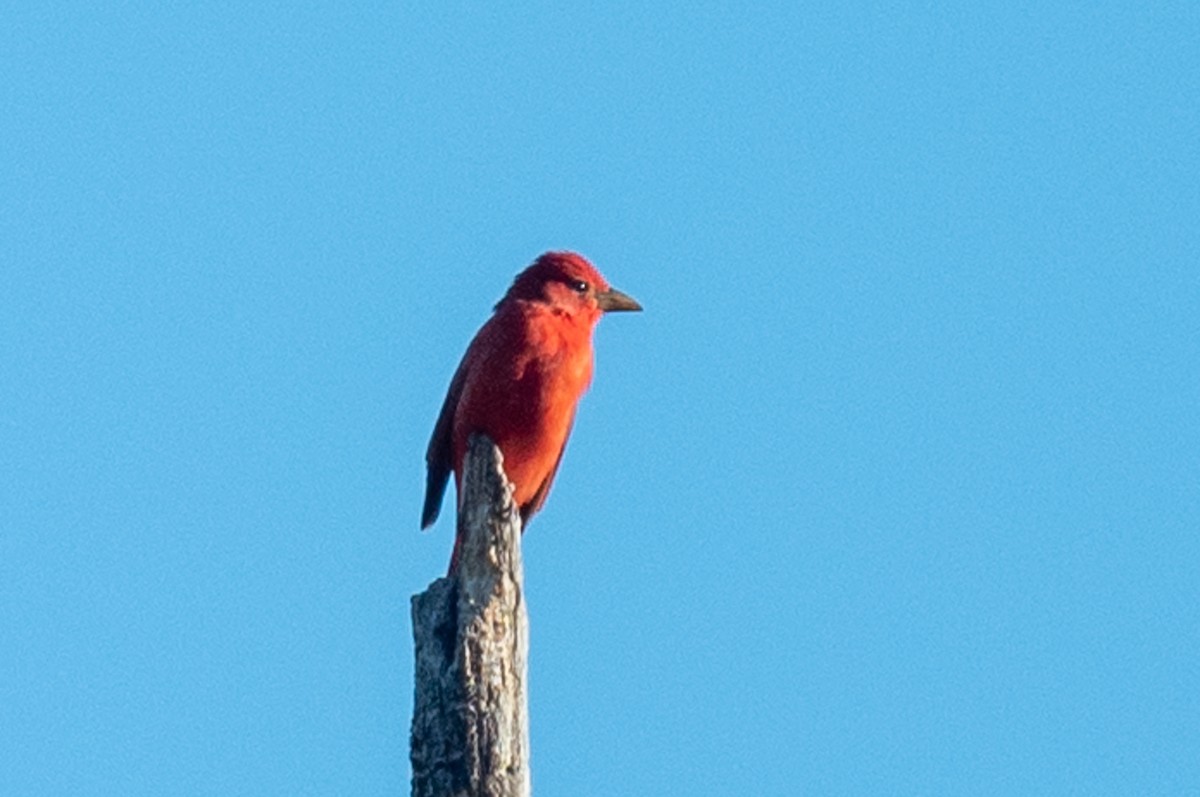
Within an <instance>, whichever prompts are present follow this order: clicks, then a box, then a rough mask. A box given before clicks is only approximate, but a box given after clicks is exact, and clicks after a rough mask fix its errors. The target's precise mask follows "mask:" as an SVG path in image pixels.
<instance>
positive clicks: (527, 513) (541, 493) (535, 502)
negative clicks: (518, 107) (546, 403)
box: [521, 412, 575, 526]
mask: <svg viewBox="0 0 1200 797" xmlns="http://www.w3.org/2000/svg"><path fill="white" fill-rule="evenodd" d="M574 425H575V413H573V412H572V413H571V420H570V421H568V422H567V433H566V434H565V435H563V441H562V446H561V447H560V448H559V449H558V457H557V458H555V460H554V467H553V468H551V469H550V473H548V474H547V475H546V478H545V479H544V480H543V481H542V483H541V484H540V485H538V488H537V492H536V493H534V494H533V497H532V498H530V499H529V500H528V501H526V502H525V505H524V506H522V507H521V525H522V526H524V525H525V524H526V523H528V522H529V518H531V517H533V516H534V515H535V514H537V513H538V512H540V511H541V509H542V504H544V503H546V496H548V495H550V485H551V484H553V483H554V476H555V475H556V474H557V473H558V466H559V465H561V464H562V458H563V452H564V451H566V450H567V441H568V440H570V439H571V428H572V427H573V426H574Z"/></svg>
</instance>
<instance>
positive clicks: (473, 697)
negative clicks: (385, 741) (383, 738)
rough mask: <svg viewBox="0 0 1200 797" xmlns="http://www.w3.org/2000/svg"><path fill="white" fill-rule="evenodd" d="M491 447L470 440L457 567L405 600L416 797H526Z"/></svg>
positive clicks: (514, 546)
mask: <svg viewBox="0 0 1200 797" xmlns="http://www.w3.org/2000/svg"><path fill="white" fill-rule="evenodd" d="M502 461H503V458H502V456H501V454H500V451H499V449H497V448H496V446H495V445H494V444H493V443H492V442H491V441H490V440H488V439H487V438H486V437H483V436H479V435H477V436H475V437H473V438H472V439H471V441H470V444H469V447H468V450H467V457H466V462H465V464H464V469H463V481H464V494H463V501H462V506H460V507H459V511H458V523H459V528H460V533H462V534H464V536H463V542H462V549H461V550H460V551H459V565H458V571H457V573H455V574H454V575H453V576H448V577H446V578H440V579H438V580H437V581H435V582H433V583H432V584H431V585H430V586H429V589H427V590H426V591H425V592H423V593H421V594H420V595H414V596H413V599H412V620H413V637H414V640H415V644H416V699H415V705H414V709H413V723H412V740H411V741H412V746H411V754H410V755H411V759H412V769H413V781H412V793H413V796H414V797H528V795H529V792H530V786H529V724H528V714H529V712H528V701H527V696H526V691H525V690H526V678H527V669H526V662H527V660H528V653H529V626H528V619H527V617H526V613H525V599H524V595H523V590H524V581H523V578H524V576H523V573H522V568H521V519H520V516H519V514H518V513H517V510H516V507H515V506H514V505H513V502H512V486H511V485H510V484H509V483H508V480H507V479H506V478H505V475H504V469H503V464H502Z"/></svg>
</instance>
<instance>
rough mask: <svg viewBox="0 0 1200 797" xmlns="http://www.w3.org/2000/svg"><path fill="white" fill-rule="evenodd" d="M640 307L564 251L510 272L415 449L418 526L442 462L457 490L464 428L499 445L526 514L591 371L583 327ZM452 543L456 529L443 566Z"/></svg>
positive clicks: (539, 495)
mask: <svg viewBox="0 0 1200 797" xmlns="http://www.w3.org/2000/svg"><path fill="white" fill-rule="evenodd" d="M641 309H642V307H641V305H639V304H638V303H637V302H636V301H634V300H633V299H632V298H630V297H629V296H626V295H625V294H623V293H621V292H620V291H617V290H614V289H613V288H612V287H610V286H609V284H608V282H607V281H605V279H604V277H603V276H601V275H600V272H599V271H597V270H596V269H595V267H594V266H592V264H591V263H589V262H588V261H587V260H586V259H584V258H583V257H582V256H581V255H578V254H575V253H574V252H547V253H546V254H544V255H542V256H541V257H539V258H538V259H537V260H536V261H534V263H533V265H531V266H529V268H527V269H525V270H524V271H522V272H521V273H520V274H518V275H517V277H516V279H515V280H513V284H512V287H511V288H509V289H508V293H506V294H505V295H504V298H503V299H501V300H500V302H499V304H497V305H496V308H495V313H494V314H493V315H492V317H491V318H490V319H489V320H488V322H487V323H486V324H484V325H483V327H482V328H481V329H480V330H479V332H477V333H476V334H475V338H474V339H473V340H472V341H471V344H470V345H469V346H468V347H467V353H466V354H465V355H463V359H462V362H461V363H460V364H459V366H458V370H457V371H456V372H455V373H454V378H453V379H451V380H450V389H449V391H448V392H447V393H446V400H445V402H444V403H443V404H442V411H441V414H439V415H438V419H437V424H436V425H435V426H434V427H433V437H431V438H430V440H429V448H428V450H427V451H426V452H425V462H426V464H427V465H428V472H427V475H426V481H425V507H424V509H423V510H422V512H421V528H423V529H424V528H428V527H429V526H431V525H432V524H433V522H434V520H436V519H437V516H438V511H439V508H440V507H441V503H442V494H443V493H444V492H445V490H446V482H447V481H448V480H449V478H450V471H451V470H453V471H454V484H455V488H456V489H457V491H458V494H459V495H460V496H461V494H462V466H463V457H464V455H465V454H466V450H467V440H468V438H469V437H470V436H471V434H472V433H474V432H481V433H483V434H486V435H487V436H488V437H490V438H491V439H492V441H493V442H494V443H495V444H496V445H497V446H499V447H500V451H501V453H502V454H503V455H504V470H505V473H506V474H507V475H508V479H509V481H510V482H512V484H513V501H514V503H515V504H516V505H517V507H518V508H519V510H520V513H521V521H522V523H523V524H524V523H528V521H529V519H530V518H531V517H532V516H533V515H534V513H536V512H537V511H538V510H539V509H541V508H542V504H544V503H545V502H546V496H547V494H548V493H549V492H550V485H551V483H552V482H553V481H554V474H555V473H556V472H557V471H558V466H559V463H560V462H561V461H562V455H563V449H564V448H565V447H566V444H567V436H568V435H569V434H570V433H571V424H572V422H573V421H574V419H575V405H576V404H577V403H578V402H579V397H580V396H582V395H583V393H584V391H586V390H587V388H588V385H589V384H590V383H591V381H592V329H593V328H595V326H596V322H597V321H599V320H600V316H601V315H603V314H604V313H606V312H615V311H618V310H641ZM460 544H461V540H459V539H458V538H457V534H456V538H455V541H454V553H453V554H452V555H451V557H450V572H454V569H455V567H456V565H457V561H458V552H459V547H460Z"/></svg>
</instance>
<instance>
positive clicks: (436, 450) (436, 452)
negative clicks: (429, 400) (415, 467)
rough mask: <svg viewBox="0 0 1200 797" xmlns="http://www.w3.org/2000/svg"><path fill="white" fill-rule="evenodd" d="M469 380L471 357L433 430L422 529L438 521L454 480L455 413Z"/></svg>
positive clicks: (454, 381)
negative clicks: (447, 491)
mask: <svg viewBox="0 0 1200 797" xmlns="http://www.w3.org/2000/svg"><path fill="white" fill-rule="evenodd" d="M466 381H467V358H466V357H463V361H462V362H461V363H459V365H458V370H457V371H455V372H454V378H453V379H451V380H450V389H449V390H447V391H446V400H445V401H444V402H442V411H441V414H439V415H438V419H437V423H436V424H434V427H433V436H432V437H430V438H429V448H427V449H426V450H425V465H426V468H427V470H426V472H425V508H424V509H422V510H421V528H422V529H427V528H429V527H430V526H432V525H433V521H435V520H437V516H438V512H439V511H440V510H441V508H442V495H443V494H444V493H445V492H446V482H447V481H449V480H450V471H452V470H453V469H454V413H455V411H456V410H457V409H458V400H459V398H460V397H461V396H462V391H463V383H464V382H466Z"/></svg>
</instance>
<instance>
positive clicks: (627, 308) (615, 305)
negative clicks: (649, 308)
mask: <svg viewBox="0 0 1200 797" xmlns="http://www.w3.org/2000/svg"><path fill="white" fill-rule="evenodd" d="M596 305H597V306H598V307H599V308H600V309H601V310H603V311H604V312H606V313H618V312H622V311H624V312H639V311H641V309H642V306H641V305H640V304H638V303H637V301H636V300H635V299H634V298H633V297H632V296H627V295H625V294H623V293H621V292H620V291H619V290H617V289H616V288H609V289H608V290H606V291H600V292H599V293H597V294H596Z"/></svg>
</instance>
